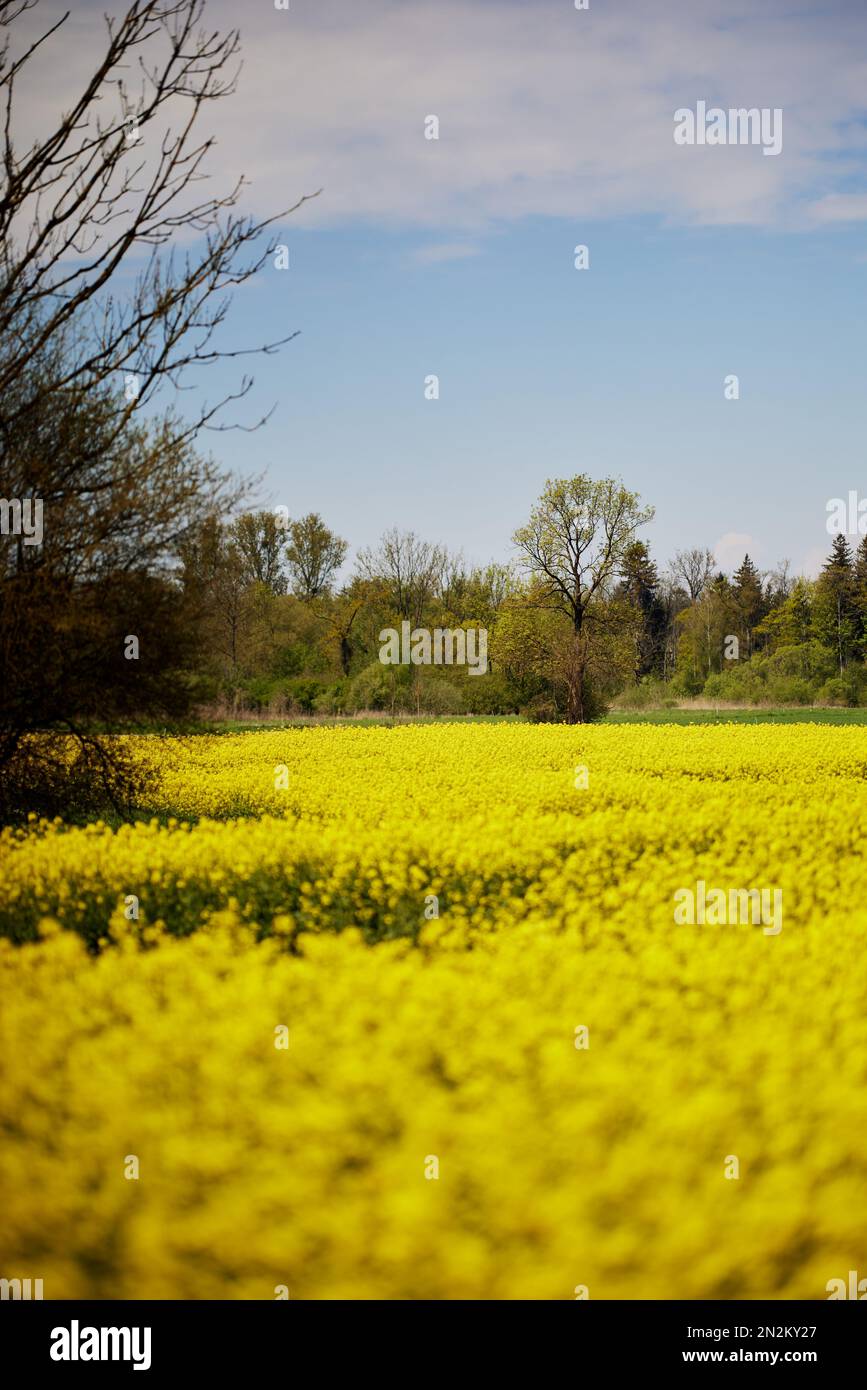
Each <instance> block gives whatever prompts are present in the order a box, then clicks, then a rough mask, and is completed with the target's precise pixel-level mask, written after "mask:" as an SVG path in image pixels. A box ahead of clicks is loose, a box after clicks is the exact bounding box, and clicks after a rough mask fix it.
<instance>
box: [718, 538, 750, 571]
mask: <svg viewBox="0 0 867 1390" xmlns="http://www.w3.org/2000/svg"><path fill="white" fill-rule="evenodd" d="M760 550H761V547H760V546H758V545H757V543H756V541H755V540H754V539H753V537H752V536H748V535H747V534H746V533H745V532H744V531H726V533H725V535H724V536H720V538H719V540H718V541H717V542H716V544H715V546H714V548H713V555H714V559H715V560H716V562H717V564H718V565H719V567H720V569H721V570H723V571H726V570H731V569H737V567H738V565H739V564H740V563H741V561H742V560H743V558H744V556H745V555H749V556H750V558H751V559H752V560H753V561H755V559H756V556H757V554H758V553H760Z"/></svg>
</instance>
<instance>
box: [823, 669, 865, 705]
mask: <svg viewBox="0 0 867 1390" xmlns="http://www.w3.org/2000/svg"><path fill="white" fill-rule="evenodd" d="M857 703H858V697H857V693H856V691H855V689H854V687H853V682H852V681H851V680H847V679H846V677H845V676H832V677H831V679H830V680H828V681H825V684H824V685H823V686H822V687H821V689H820V690H819V692H818V694H817V695H816V704H817V705H855V704H857Z"/></svg>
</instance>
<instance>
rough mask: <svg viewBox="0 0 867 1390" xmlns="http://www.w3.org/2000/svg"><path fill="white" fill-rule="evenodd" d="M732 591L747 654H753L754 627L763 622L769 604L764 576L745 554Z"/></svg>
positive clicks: (735, 575)
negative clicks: (765, 591)
mask: <svg viewBox="0 0 867 1390" xmlns="http://www.w3.org/2000/svg"><path fill="white" fill-rule="evenodd" d="M732 591H733V593H734V600H735V603H736V605H737V609H738V613H739V616H740V633H739V636H740V637H741V638H742V639H743V642H744V645H745V646H746V652H747V656H748V657H749V656H752V654H753V629H754V628H755V627H756V626H757V625H758V624H759V623H760V622H761V620H762V618H763V617H764V615H765V612H766V609H767V605H766V602H765V594H764V588H763V586H762V577H761V575H760V574H759V572H758V570H757V569H756V567H755V565H754V564H753V562H752V560H751V559H750V557H749V555H745V556H744V558H743V561H742V563H741V565H740V567H739V568H738V569H737V570H736V571H735V574H734V577H733V580H732Z"/></svg>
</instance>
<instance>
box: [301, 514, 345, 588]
mask: <svg viewBox="0 0 867 1390" xmlns="http://www.w3.org/2000/svg"><path fill="white" fill-rule="evenodd" d="M347 549H348V547H347V543H346V541H344V540H341V539H340V537H339V536H336V535H335V534H334V532H333V531H329V529H328V527H327V526H326V525H325V522H324V521H323V520H322V517H321V516H320V515H319V514H318V512H310V514H309V515H308V516H304V517H302V518H301V520H300V521H293V522H291V523H290V525H289V544H288V545H287V547H286V562H287V564H288V566H289V578H290V582H291V586H292V592H293V593H294V594H296V595H297V596H298V598H301V599H305V600H306V599H313V598H318V597H319V596H320V594H324V593H327V592H328V590H329V589H330V587H331V583H332V580H333V579H334V576H335V575H336V573H337V571H338V570H339V569H340V566H341V565H342V564H343V561H344V560H345V559H346V551H347Z"/></svg>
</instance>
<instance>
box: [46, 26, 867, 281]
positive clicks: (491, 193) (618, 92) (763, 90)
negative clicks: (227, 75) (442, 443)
mask: <svg viewBox="0 0 867 1390" xmlns="http://www.w3.org/2000/svg"><path fill="white" fill-rule="evenodd" d="M102 8H103V6H102V4H100V5H96V4H92V3H89V2H88V3H86V4H82V5H80V6H77V7H76V8H75V10H74V11H73V16H72V19H71V21H70V26H71V27H70V30H69V33H70V34H71V35H73V36H74V37H76V39H77V41H76V42H75V43H74V44H73V43H66V42H65V43H60V44H58V43H54V44H52V45H49V46H48V47H47V48H46V51H45V55H44V58H43V59H42V69H41V70H42V73H43V75H44V85H43V87H42V89H41V91H40V92H39V93H35V92H34V94H33V95H34V103H35V105H38V104H42V105H46V104H49V105H50V104H51V103H52V102H55V103H56V104H57V105H59V106H62V105H63V103H64V101H65V99H66V97H67V94H69V93H71V92H72V90H73V89H74V87H75V85H76V84H77V83H78V82H80V80H81V77H82V76H83V75H84V72H85V71H86V69H87V55H88V53H89V52H92V51H95V50H94V48H93V46H92V45H89V44H87V43H85V42H83V41H78V40H81V39H82V36H83V35H84V34H85V33H86V32H87V31H88V30H89V29H90V30H94V28H95V27H101V11H102ZM121 8H122V6H121V5H119V4H117V3H114V4H113V5H112V6H111V7H110V12H112V13H113V12H117V11H119V10H120V9H121ZM60 9H61V6H60V5H59V4H55V3H54V0H51V3H48V4H44V5H40V6H39V7H38V11H37V12H36V14H35V16H34V19H33V24H34V26H35V25H37V23H38V24H40V25H44V23H45V19H46V18H47V17H50V16H51V15H52V14H53V13H54V12H55V11H58V12H59V11H60ZM206 20H207V24H208V26H209V27H210V26H214V27H217V26H221V27H222V26H232V25H234V24H237V23H239V22H240V24H241V28H242V41H243V51H244V59H245V63H244V69H243V72H242V74H241V78H240V85H239V91H238V94H237V96H236V97H235V98H233V100H232V101H231V102H229V103H216V104H215V106H214V108H213V109H212V112H211V113H210V116H211V121H212V128H213V131H214V133H215V134H216V136H217V137H218V141H219V144H218V148H217V150H216V151H215V152H214V155H213V158H212V160H211V167H212V168H213V169H214V171H215V172H217V173H220V172H229V171H230V172H232V173H234V172H237V171H244V172H245V173H246V175H247V176H248V178H249V179H250V181H251V185H250V188H249V189H248V191H247V201H248V204H249V205H250V207H251V209H252V210H253V211H261V210H262V209H265V208H269V209H270V208H273V207H274V206H275V205H276V206H278V207H280V206H284V207H286V206H290V205H291V204H292V203H293V202H294V201H295V200H296V199H297V198H298V196H299V195H301V194H302V193H310V192H313V191H314V190H316V189H318V188H320V187H322V188H323V189H324V192H323V194H322V197H321V198H319V199H318V200H317V202H315V203H312V204H308V205H307V207H305V209H304V212H303V216H302V217H301V218H300V219H299V223H298V225H303V226H305V227H312V226H316V225H322V224H336V225H340V224H345V223H347V222H351V221H360V222H365V223H369V224H374V225H380V226H382V225H386V226H389V227H419V228H437V229H442V228H446V227H447V228H449V229H450V231H452V232H454V231H459V232H460V233H461V237H460V238H459V239H458V240H456V242H455V244H457V245H459V244H461V241H462V239H463V234H466V233H471V234H475V233H477V232H478V231H480V230H483V229H485V228H488V227H490V226H492V225H496V224H499V223H503V222H507V221H513V220H515V219H520V218H525V217H530V216H534V217H537V216H558V217H569V218H572V219H576V220H586V219H591V218H599V217H615V216H635V215H653V216H656V217H658V218H660V219H663V220H664V221H666V222H668V223H679V224H683V223H686V224H718V225H723V224H747V225H756V226H777V227H779V226H796V225H799V226H801V225H802V226H805V227H809V226H810V225H811V224H815V223H817V222H818V223H821V222H829V221H842V220H851V219H852V218H855V217H857V218H860V217H862V216H864V215H865V213H864V207H865V199H864V198H863V197H862V196H861V195H858V194H857V193H856V194H853V193H852V181H853V178H857V176H858V175H859V174H860V173H861V171H862V168H863V160H864V156H865V130H864V126H863V124H862V121H863V118H864V116H865V113H867V80H865V79H867V60H865V57H864V55H865V53H867V7H865V6H864V5H863V4H858V5H852V4H850V3H848V0H838V3H836V4H831V5H828V6H826V7H825V8H824V11H823V12H822V13H813V14H805V13H803V12H801V11H800V10H797V9H793V7H792V6H791V5H789V4H788V3H783V0H768V3H765V4H763V5H762V6H761V7H757V6H756V5H755V3H754V0H750V3H746V0H741V3H735V4H730V5H727V6H726V7H725V12H724V14H723V15H721V11H720V6H719V5H718V4H717V3H715V0H691V3H690V4H689V5H688V6H687V5H683V4H682V3H680V0H678V2H677V3H674V2H673V0H672V2H671V3H657V4H647V3H646V0H626V3H622V4H618V5H616V6H614V5H602V4H600V5H598V6H592V7H591V9H590V10H588V11H576V10H575V9H574V7H573V6H571V5H569V4H567V3H565V0H538V2H537V0H534V3H533V4H532V5H529V4H517V3H507V2H506V0H413V3H412V4H407V3H395V2H394V0H365V4H364V5H357V4H355V3H352V0H316V3H315V4H314V3H312V0H311V3H308V4H305V3H303V0H298V2H297V3H293V4H292V6H291V8H290V9H289V10H288V11H278V10H275V9H274V8H273V6H272V5H269V4H267V5H266V4H263V5H261V6H259V5H257V6H255V7H247V8H245V9H244V10H243V11H242V12H241V13H240V14H239V11H238V7H237V5H235V4H234V3H229V0H209V3H208V5H207V6H206ZM46 94H50V98H51V100H50V101H49V102H46ZM698 100H703V101H706V102H707V103H708V104H709V105H710V104H717V105H719V106H720V107H723V108H727V109H728V108H735V107H770V108H780V109H781V110H782V112H783V123H784V141H783V149H782V152H781V154H780V156H779V157H778V158H775V159H766V158H763V157H762V151H761V150H760V149H758V148H755V147H737V146H734V147H728V148H720V147H716V148H710V147H703V148H697V147H692V148H684V147H678V146H677V145H675V143H674V139H673V117H674V112H675V111H676V110H678V109H679V108H682V107H693V106H694V105H695V103H696V102H697V101H698ZM431 114H435V115H436V116H437V117H438V118H439V122H440V138H439V140H426V139H425V138H424V120H425V117H426V116H428V115H431ZM444 258H446V257H445V256H443V257H441V259H444ZM429 259H433V260H435V259H437V257H436V255H433V254H432V255H431V256H430V257H429Z"/></svg>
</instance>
